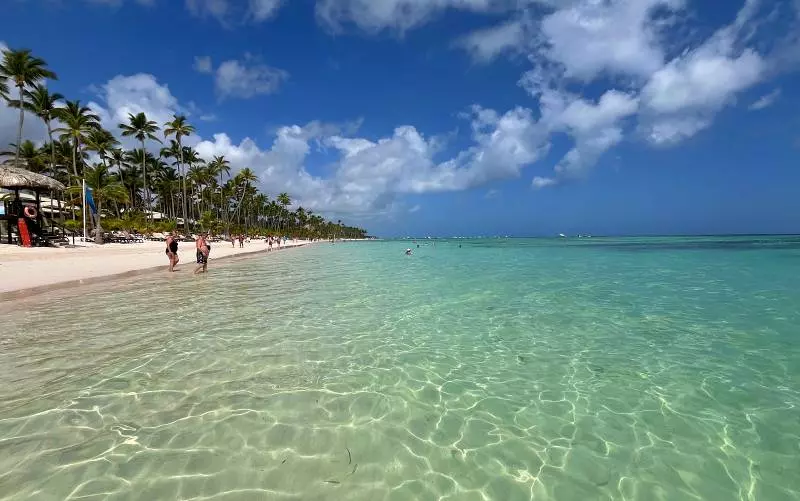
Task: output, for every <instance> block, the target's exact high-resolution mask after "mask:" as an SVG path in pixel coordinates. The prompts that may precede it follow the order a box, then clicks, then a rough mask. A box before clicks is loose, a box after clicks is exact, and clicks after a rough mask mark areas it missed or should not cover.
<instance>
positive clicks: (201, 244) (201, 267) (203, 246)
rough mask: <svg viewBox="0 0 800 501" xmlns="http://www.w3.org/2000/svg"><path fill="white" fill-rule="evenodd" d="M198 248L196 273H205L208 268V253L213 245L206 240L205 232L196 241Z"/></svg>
mask: <svg viewBox="0 0 800 501" xmlns="http://www.w3.org/2000/svg"><path fill="white" fill-rule="evenodd" d="M194 246H195V248H196V249H197V265H198V266H197V268H195V270H194V273H195V275H196V274H198V273H205V272H206V271H207V270H208V255H209V254H210V253H211V246H210V245H208V242H206V235H205V233H200V234H199V235H198V236H197V240H195V243H194Z"/></svg>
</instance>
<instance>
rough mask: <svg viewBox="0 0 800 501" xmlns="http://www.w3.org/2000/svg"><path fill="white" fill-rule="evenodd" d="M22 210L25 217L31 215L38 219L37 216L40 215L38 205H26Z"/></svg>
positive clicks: (32, 217)
mask: <svg viewBox="0 0 800 501" xmlns="http://www.w3.org/2000/svg"><path fill="white" fill-rule="evenodd" d="M22 212H23V213H24V214H25V217H29V218H31V219H36V216H38V215H39V213H38V212H37V211H36V207H34V206H33V205H26V206H25V208H24V209H22Z"/></svg>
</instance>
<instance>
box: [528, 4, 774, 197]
mask: <svg viewBox="0 0 800 501" xmlns="http://www.w3.org/2000/svg"><path fill="white" fill-rule="evenodd" d="M683 7H684V5H683V2H682V1H680V0H608V1H598V0H575V1H572V2H569V3H567V4H566V5H561V6H557V8H556V10H555V11H554V12H552V13H551V14H548V15H546V16H545V17H544V18H543V19H542V21H541V32H540V38H539V39H538V40H537V43H538V46H537V47H535V48H534V49H533V51H532V53H531V55H530V59H531V62H532V64H533V69H531V70H530V71H528V72H526V74H525V75H523V77H522V79H521V80H520V85H522V86H523V87H524V88H525V89H526V90H528V91H529V93H530V94H531V96H532V97H534V98H537V99H538V101H539V111H540V115H541V118H540V122H541V123H542V124H543V125H546V126H547V127H548V129H549V131H550V132H551V133H553V132H566V133H567V134H569V135H570V136H571V137H572V139H573V140H574V145H573V148H572V149H570V150H569V151H568V152H567V153H566V155H565V156H564V157H563V158H562V159H561V160H560V161H559V162H558V164H557V165H556V167H555V168H554V175H553V176H552V177H543V176H537V177H536V178H535V179H534V181H533V186H534V187H536V188H541V187H545V186H551V185H553V184H557V183H558V182H561V181H563V180H565V179H570V178H581V177H584V176H585V175H586V173H587V172H588V171H589V170H590V169H591V167H592V166H593V165H594V164H595V163H596V162H597V160H598V159H599V158H600V156H601V155H602V154H603V153H604V152H606V151H607V150H609V149H610V148H612V147H614V146H615V145H617V144H619V143H620V142H621V141H622V140H624V138H625V135H626V130H628V128H629V127H628V125H629V124H632V123H638V130H639V131H640V132H641V133H642V134H643V136H644V137H645V138H646V140H647V141H648V142H650V143H651V144H654V145H673V144H676V143H678V142H680V141H682V140H684V139H687V138H689V137H691V136H693V135H695V134H697V133H698V132H700V131H701V130H703V129H705V128H707V127H709V126H710V125H711V124H712V123H713V119H714V117H715V115H716V114H717V113H718V112H719V111H720V110H722V109H723V108H724V107H725V106H727V105H729V104H731V103H733V102H735V100H736V97H737V96H738V95H739V94H740V93H741V92H743V91H744V90H746V89H748V88H750V87H752V86H753V85H755V84H756V83H758V82H760V81H762V80H763V79H764V77H765V75H766V73H767V71H768V70H769V69H770V68H769V62H768V61H767V60H766V59H765V57H764V56H763V55H762V54H761V53H759V52H757V51H756V50H755V48H753V47H747V43H748V41H749V40H751V39H752V37H753V34H754V32H755V30H756V28H755V27H754V26H755V25H754V24H753V19H754V18H755V16H757V14H758V12H759V8H760V2H759V1H757V0H745V2H744V4H743V7H742V8H741V9H740V10H739V12H738V14H737V16H736V18H735V19H734V20H733V21H732V23H731V24H730V25H728V26H723V27H722V28H720V29H718V30H717V31H716V32H715V33H713V34H712V36H710V37H708V38H707V39H706V40H704V41H701V43H699V44H697V45H696V46H695V47H694V48H687V49H686V50H684V51H683V52H682V53H680V54H679V55H678V56H676V57H673V58H672V59H671V60H669V61H666V59H667V58H666V54H667V53H668V52H670V51H674V50H675V45H676V42H674V41H673V42H672V43H671V44H670V45H668V44H667V43H666V42H665V38H666V35H667V34H668V33H671V34H672V35H673V36H674V34H675V33H679V31H678V30H676V29H674V28H675V26H674V24H675V23H674V22H675V19H676V15H677V13H679V12H680V11H681V9H682V8H683ZM667 26H669V27H671V28H673V29H672V30H669V29H666V28H665V27H667ZM677 44H678V45H682V44H685V40H681V41H679V42H677ZM667 47H669V50H668V49H667ZM590 82H591V83H592V84H594V86H595V87H600V88H603V86H608V85H609V83H611V84H612V85H616V86H621V87H622V88H625V89H626V90H625V91H624V92H622V91H619V90H615V89H613V88H610V89H609V88H608V87H606V89H607V90H606V91H605V93H604V94H603V95H602V97H601V98H600V99H599V100H598V101H597V102H596V103H595V102H592V101H591V100H587V99H586V98H583V97H581V96H580V95H576V94H572V93H571V92H569V91H568V90H567V89H570V88H573V87H575V86H576V84H579V85H581V86H584V85H585V84H586V83H590Z"/></svg>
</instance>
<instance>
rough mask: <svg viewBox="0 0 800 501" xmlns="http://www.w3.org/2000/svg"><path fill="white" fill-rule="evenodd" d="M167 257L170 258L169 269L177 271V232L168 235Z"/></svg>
mask: <svg viewBox="0 0 800 501" xmlns="http://www.w3.org/2000/svg"><path fill="white" fill-rule="evenodd" d="M167 257H168V258H169V271H171V272H172V271H175V265H176V264H178V261H179V259H178V239H176V238H175V232H174V231H172V232H171V233H170V234H169V236H168V237H167Z"/></svg>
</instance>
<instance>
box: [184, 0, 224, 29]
mask: <svg viewBox="0 0 800 501" xmlns="http://www.w3.org/2000/svg"><path fill="white" fill-rule="evenodd" d="M186 8H187V9H189V12H191V13H192V14H194V15H195V16H198V17H213V18H215V19H216V20H217V21H219V22H220V23H223V24H226V23H227V22H228V16H229V15H230V12H231V7H230V5H229V3H228V0H186Z"/></svg>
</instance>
